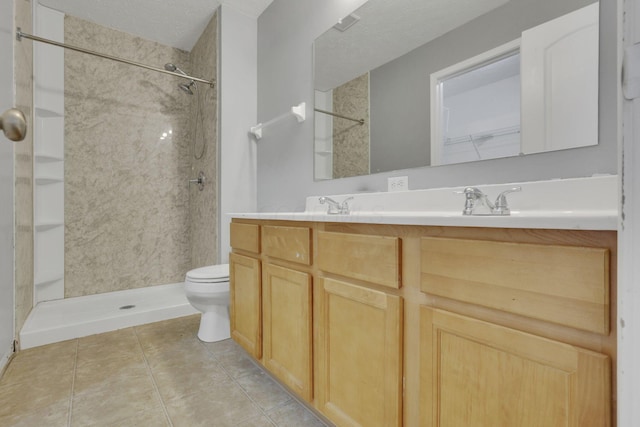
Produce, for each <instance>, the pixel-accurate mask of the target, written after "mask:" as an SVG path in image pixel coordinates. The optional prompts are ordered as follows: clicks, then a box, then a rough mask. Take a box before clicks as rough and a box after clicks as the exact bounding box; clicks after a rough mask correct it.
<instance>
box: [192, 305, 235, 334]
mask: <svg viewBox="0 0 640 427" xmlns="http://www.w3.org/2000/svg"><path fill="white" fill-rule="evenodd" d="M230 337H231V332H230V325H229V309H228V308H227V306H225V305H220V306H216V307H213V309H212V310H210V311H207V312H205V313H202V317H201V318H200V329H199V330H198V338H199V339H200V341H204V342H216V341H222V340H226V339H228V338H230Z"/></svg>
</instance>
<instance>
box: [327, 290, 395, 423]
mask: <svg viewBox="0 0 640 427" xmlns="http://www.w3.org/2000/svg"><path fill="white" fill-rule="evenodd" d="M319 286H320V288H321V297H320V304H319V307H320V310H319V313H317V314H318V316H319V318H320V319H319V322H318V323H319V325H318V359H317V363H318V364H319V369H318V373H319V376H320V377H319V378H318V381H317V383H318V384H319V389H318V401H317V405H318V409H320V411H321V412H322V413H324V414H325V415H326V416H327V418H329V419H330V420H331V421H333V422H335V423H336V424H337V425H340V426H371V427H374V426H381V427H384V426H399V425H401V421H402V298H401V297H399V296H396V295H390V294H388V293H386V292H382V291H378V290H373V289H369V288H367V287H363V286H358V285H354V284H352V283H349V282H345V281H342V280H334V279H320V281H319Z"/></svg>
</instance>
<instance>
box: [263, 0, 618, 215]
mask: <svg viewBox="0 0 640 427" xmlns="http://www.w3.org/2000/svg"><path fill="white" fill-rule="evenodd" d="M573 1H574V0H562V4H563V5H565V4H566V5H567V6H570V7H568V8H567V11H569V10H571V9H572V8H573V6H571V5H572V3H573ZM523 2H524V3H525V4H523V6H524V7H526V8H527V13H525V14H524V15H522V16H521V15H517V16H514V15H513V14H511V15H509V14H506V13H508V12H509V11H508V8H515V7H516V6H518V3H523ZM361 3H362V1H358V2H356V1H352V2H341V1H339V0H332V1H323V2H317V1H313V0H275V1H274V2H273V3H272V4H271V6H269V8H267V10H266V11H265V12H264V13H263V14H262V15H261V16H260V18H259V19H258V120H257V121H258V122H264V121H267V120H269V119H271V118H273V117H276V116H278V115H280V114H282V113H283V112H285V111H287V110H288V109H289V108H290V107H291V106H292V105H295V104H298V103H299V102H301V101H305V102H306V103H307V117H313V115H312V114H310V108H311V106H312V105H313V81H312V73H313V71H312V70H313V67H312V65H313V55H312V44H313V40H314V39H315V38H316V37H318V36H319V35H320V34H322V33H323V32H324V31H325V30H326V29H327V28H329V27H330V26H331V25H333V24H334V23H335V22H337V20H338V19H340V18H341V17H343V16H345V15H347V14H348V13H350V12H351V11H352V10H353V9H355V8H356V7H358V6H359V5H360V4H361ZM552 3H553V2H552ZM585 3H588V1H586V2H585ZM503 7H504V8H507V11H506V12H504V13H505V14H506V15H505V16H509V17H511V18H510V19H505V20H504V22H502V23H500V25H493V27H495V28H494V32H495V34H494V37H495V38H496V39H500V40H502V39H507V40H508V39H509V37H511V38H513V37H512V35H513V34H516V33H515V31H520V30H519V29H520V28H522V27H523V22H528V21H529V20H530V19H532V18H531V17H532V16H540V15H539V14H538V13H539V12H541V13H547V8H548V7H549V6H548V5H547V6H546V7H545V6H544V5H543V4H542V3H541V2H540V1H539V0H512V1H511V2H510V3H509V4H507V5H505V6H503ZM511 13H513V12H511ZM616 24H617V11H616V4H615V2H613V1H611V0H603V1H602V3H601V27H600V28H601V30H600V43H601V48H600V60H601V65H600V73H601V79H600V144H599V145H598V146H596V147H588V148H580V149H575V150H567V151H558V152H554V153H542V154H535V155H529V156H526V157H516V158H508V159H496V160H488V161H483V162H474V163H465V164H459V165H446V166H438V167H423V168H416V169H410V170H401V171H396V172H387V173H380V174H374V175H369V176H361V177H352V178H343V179H339V180H332V181H318V182H314V181H313V120H311V119H308V120H307V121H305V122H304V123H301V124H298V123H296V121H295V120H294V119H291V120H286V121H283V122H281V123H278V124H275V125H273V126H272V127H270V128H268V129H267V130H265V132H264V137H263V138H262V139H261V140H260V142H259V143H258V210H259V211H287V210H303V209H304V199H305V197H307V196H310V195H321V194H341V193H356V192H363V191H386V189H387V177H389V176H398V175H407V176H408V177H409V188H410V189H423V188H434V187H445V186H458V185H467V184H490V183H505V182H514V181H532V180H541V179H553V178H571V177H582V176H591V175H593V174H596V173H609V174H614V173H617V143H618V142H617V110H618V103H617V79H618V75H617V49H616V39H617V28H616ZM476 25H478V26H479V28H483V29H484V28H487V25H488V23H487V22H482V17H481V18H479V19H478V20H476ZM531 25H535V23H532V24H531ZM490 39H491V37H490V38H489V39H488V40H487V41H486V42H487V43H489V42H491V40H490ZM464 44H465V45H467V48H468V49H477V48H478V46H476V45H475V44H474V42H473V40H468V39H466V40H464ZM497 44H499V43H497ZM464 54H465V53H464V52H460V53H459V55H461V57H463V55H464ZM449 60H450V61H452V62H456V60H454V59H453V58H449ZM437 68H442V67H437Z"/></svg>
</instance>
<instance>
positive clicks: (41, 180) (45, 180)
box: [35, 176, 64, 185]
mask: <svg viewBox="0 0 640 427" xmlns="http://www.w3.org/2000/svg"><path fill="white" fill-rule="evenodd" d="M35 181H36V184H38V185H48V184H57V183H59V182H64V179H62V178H58V177H55V176H37V177H36V178H35Z"/></svg>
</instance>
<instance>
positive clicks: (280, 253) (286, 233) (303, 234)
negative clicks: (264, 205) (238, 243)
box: [262, 225, 311, 265]
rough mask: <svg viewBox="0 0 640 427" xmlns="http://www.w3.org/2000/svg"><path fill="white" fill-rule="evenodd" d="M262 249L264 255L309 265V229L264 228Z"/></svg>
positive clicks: (269, 226)
mask: <svg viewBox="0 0 640 427" xmlns="http://www.w3.org/2000/svg"><path fill="white" fill-rule="evenodd" d="M262 249H263V251H264V254H265V255H268V256H271V257H274V258H280V259H283V260H286V261H292V262H297V263H300V264H305V265H311V229H310V228H308V227H281V226H271V225H267V226H264V227H263V228H262Z"/></svg>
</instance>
